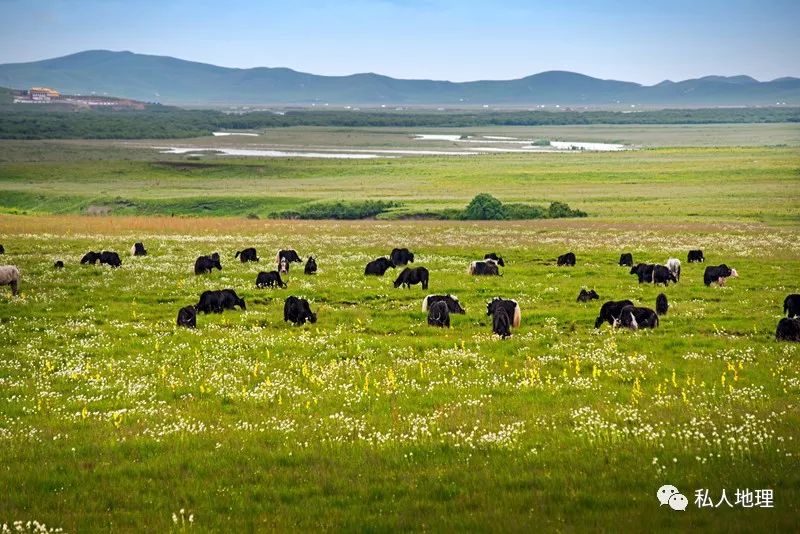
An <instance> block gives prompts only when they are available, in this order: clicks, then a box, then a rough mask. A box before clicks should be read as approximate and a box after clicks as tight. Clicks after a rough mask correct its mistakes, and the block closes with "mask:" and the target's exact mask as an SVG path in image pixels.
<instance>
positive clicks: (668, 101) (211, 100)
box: [0, 50, 800, 107]
mask: <svg viewBox="0 0 800 534" xmlns="http://www.w3.org/2000/svg"><path fill="white" fill-rule="evenodd" d="M36 85H46V86H52V87H55V88H57V89H58V90H59V91H62V92H66V93H74V94H88V93H91V92H95V93H96V94H109V95H116V96H119V97H124V98H132V99H137V100H142V101H146V102H164V103H172V104H184V105H185V104H197V105H202V104H206V105H207V104H311V103H330V104H386V105H449V106H479V105H542V104H546V105H555V104H560V105H562V106H569V105H573V106H574V105H592V106H598V105H626V104H634V105H638V104H642V105H651V106H678V107H680V106H734V105H774V104H775V103H777V102H781V103H783V102H785V103H786V104H788V105H798V104H800V79H798V78H779V79H776V80H773V81H769V82H759V81H757V80H754V79H753V78H750V77H748V76H731V77H724V76H706V77H703V78H698V79H694V80H684V81H680V82H672V81H664V82H661V83H659V84H657V85H654V86H643V85H640V84H637V83H632V82H624V81H615V80H601V79H597V78H592V77H590V76H585V75H582V74H577V73H573V72H564V71H549V72H542V73H539V74H534V75H532V76H528V77H525V78H521V79H517V80H502V81H492V80H483V81H474V82H463V83H454V82H448V81H435V80H401V79H395V78H390V77H388V76H382V75H379V74H373V73H366V74H353V75H350V76H318V75H314V74H308V73H303V72H297V71H294V70H291V69H287V68H266V67H260V68H252V69H235V68H226V67H219V66H215V65H209V64H205V63H196V62H191V61H184V60H181V59H176V58H172V57H165V56H151V55H143V54H135V53H132V52H112V51H107V50H94V51H86V52H80V53H77V54H72V55H68V56H64V57H59V58H53V59H47V60H43V61H35V62H30V63H14V64H4V65H0V86H5V87H14V88H27V87H31V86H36Z"/></svg>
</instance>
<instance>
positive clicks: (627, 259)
mask: <svg viewBox="0 0 800 534" xmlns="http://www.w3.org/2000/svg"><path fill="white" fill-rule="evenodd" d="M619 265H620V267H633V254H631V253H630V252H624V253H623V254H621V255H620V257H619Z"/></svg>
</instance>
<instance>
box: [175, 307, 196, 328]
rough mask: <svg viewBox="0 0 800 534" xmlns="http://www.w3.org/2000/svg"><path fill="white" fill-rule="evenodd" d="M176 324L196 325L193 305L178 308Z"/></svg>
mask: <svg viewBox="0 0 800 534" xmlns="http://www.w3.org/2000/svg"><path fill="white" fill-rule="evenodd" d="M178 326H183V327H185V328H195V327H196V326H197V310H196V309H195V307H194V306H184V307H183V308H181V309H180V310H178Z"/></svg>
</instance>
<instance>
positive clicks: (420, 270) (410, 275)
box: [394, 267, 428, 289]
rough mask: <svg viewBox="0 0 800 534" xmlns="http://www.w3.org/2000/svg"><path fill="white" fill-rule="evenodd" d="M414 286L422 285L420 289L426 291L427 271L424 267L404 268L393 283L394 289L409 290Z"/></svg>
mask: <svg viewBox="0 0 800 534" xmlns="http://www.w3.org/2000/svg"><path fill="white" fill-rule="evenodd" d="M415 284H422V289H428V269H426V268H425V267H414V268H413V269H412V268H410V267H406V268H405V269H403V270H402V272H400V276H398V277H397V280H395V281H394V287H400V286H403V287H407V288H410V287H411V286H413V285H415Z"/></svg>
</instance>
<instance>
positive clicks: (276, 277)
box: [256, 271, 286, 288]
mask: <svg viewBox="0 0 800 534" xmlns="http://www.w3.org/2000/svg"><path fill="white" fill-rule="evenodd" d="M276 285H277V286H278V287H286V282H284V281H283V280H281V275H280V273H278V271H270V272H264V271H261V272H260V273H258V276H257V277H256V287H260V288H264V287H275V286H276Z"/></svg>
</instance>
